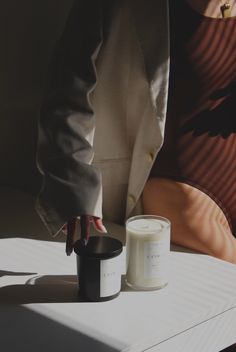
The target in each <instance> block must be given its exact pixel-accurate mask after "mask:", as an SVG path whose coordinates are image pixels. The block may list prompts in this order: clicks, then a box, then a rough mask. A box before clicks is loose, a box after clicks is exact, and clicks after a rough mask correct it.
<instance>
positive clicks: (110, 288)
mask: <svg viewBox="0 0 236 352" xmlns="http://www.w3.org/2000/svg"><path fill="white" fill-rule="evenodd" d="M120 289H121V256H120V255H118V256H117V257H115V258H111V259H105V260H101V262H100V297H107V296H112V295H114V294H116V293H118V292H119V291H120Z"/></svg>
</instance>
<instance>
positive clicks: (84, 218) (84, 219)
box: [80, 215, 91, 245]
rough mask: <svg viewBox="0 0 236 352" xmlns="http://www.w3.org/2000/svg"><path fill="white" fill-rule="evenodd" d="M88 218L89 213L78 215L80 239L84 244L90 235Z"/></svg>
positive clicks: (89, 217)
mask: <svg viewBox="0 0 236 352" xmlns="http://www.w3.org/2000/svg"><path fill="white" fill-rule="evenodd" d="M90 220H91V216H90V215H81V217H80V229H81V239H82V240H83V241H84V244H85V245H86V244H87V243H88V240H89V236H90Z"/></svg>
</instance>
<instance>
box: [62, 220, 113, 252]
mask: <svg viewBox="0 0 236 352" xmlns="http://www.w3.org/2000/svg"><path fill="white" fill-rule="evenodd" d="M91 223H92V224H93V226H94V228H95V229H96V230H97V231H98V232H102V233H106V232H107V230H106V228H105V226H104V225H103V222H102V219H100V218H98V217H96V216H91V215H81V216H80V219H79V218H73V219H72V220H70V221H68V222H67V224H66V225H65V226H64V227H63V231H64V232H67V239H66V254H67V255H70V254H71V253H72V251H73V247H74V242H75V239H76V234H77V233H78V232H79V226H80V234H81V239H82V240H83V241H84V244H85V245H86V244H87V242H88V239H89V235H90V225H91Z"/></svg>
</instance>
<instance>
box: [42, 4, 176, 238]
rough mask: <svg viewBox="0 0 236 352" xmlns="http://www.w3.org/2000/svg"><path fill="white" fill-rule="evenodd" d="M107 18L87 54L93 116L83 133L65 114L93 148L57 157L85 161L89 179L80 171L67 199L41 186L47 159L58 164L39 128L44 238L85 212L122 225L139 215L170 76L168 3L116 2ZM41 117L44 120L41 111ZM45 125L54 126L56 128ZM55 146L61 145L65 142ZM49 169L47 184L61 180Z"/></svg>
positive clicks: (162, 121)
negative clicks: (99, 37)
mask: <svg viewBox="0 0 236 352" xmlns="http://www.w3.org/2000/svg"><path fill="white" fill-rule="evenodd" d="M111 18H112V20H111V22H110V23H111V24H110V26H109V30H108V32H107V34H106V35H105V36H103V39H102V40H97V43H98V44H97V45H96V48H95V50H93V53H92V55H91V58H92V63H93V68H94V72H96V78H97V79H96V82H94V84H93V85H90V86H89V90H88V91H87V95H86V97H87V98H88V102H89V109H88V111H90V110H93V112H94V116H95V118H94V119H92V120H91V121H92V123H90V124H89V125H86V126H85V127H86V128H85V127H84V125H83V123H82V125H83V127H84V128H81V126H80V123H79V122H80V120H81V119H80V115H79V114H77V115H76V114H75V112H74V111H73V113H71V114H70V116H69V118H71V120H69V118H68V114H67V116H66V118H67V123H68V125H69V123H70V126H72V127H73V129H74V130H76V129H78V131H79V130H80V129H81V130H82V134H83V138H84V139H83V140H84V141H85V144H84V146H88V145H89V146H91V145H93V152H92V153H91V148H90V149H88V150H87V149H86V148H87V147H84V149H83V146H82V145H81V144H80V145H78V146H76V147H74V150H73V153H74V154H73V153H72V152H71V154H70V153H68V150H67V152H66V153H65V152H64V151H63V153H64V154H63V158H65V156H66V157H67V156H68V155H69V154H70V157H72V154H73V160H79V158H84V159H83V163H85V164H86V168H85V170H86V172H87V170H88V177H87V175H86V172H83V173H82V174H81V176H80V175H79V176H78V183H77V184H76V191H73V192H74V193H73V192H71V194H72V193H73V194H72V196H71V199H70V198H69V196H68V198H67V194H68V193H63V192H62V193H61V195H60V190H61V188H60V187H59V186H58V185H57V187H56V188H55V191H53V187H54V186H53V182H51V181H50V182H49V185H47V180H48V179H49V176H50V177H51V174H52V172H51V169H50V172H49V171H48V170H49V169H47V163H45V160H46V159H47V161H48V160H49V158H48V156H47V155H48V153H49V154H50V160H57V159H58V155H55V152H53V153H52V152H51V150H50V149H49V146H48V145H49V142H48V141H47V138H46V137H47V134H46V133H45V130H43V127H42V126H44V125H43V122H41V123H40V140H39V149H38V150H39V158H38V160H39V168H40V169H41V172H42V173H44V175H45V176H44V186H43V188H42V192H41V195H40V196H39V199H38V202H37V210H38V212H39V214H40V216H41V217H42V219H43V221H44V223H45V224H46V226H47V228H48V230H49V231H50V233H51V234H55V233H57V232H58V230H59V229H60V228H61V226H62V225H63V224H64V223H65V221H66V220H68V218H69V217H72V216H75V215H81V214H85V213H87V214H90V215H96V216H99V217H104V218H105V219H106V220H109V221H114V222H118V223H122V222H123V221H124V220H125V218H127V217H129V216H131V215H132V214H137V213H140V212H142V209H141V205H140V197H141V194H142V190H143V187H144V185H145V182H146V180H147V178H148V175H149V172H150V169H151V167H152V164H153V162H154V160H155V157H156V155H157V153H158V151H159V150H160V148H161V145H162V143H163V137H164V127H165V118H166V108H167V94H168V78H169V16H168V1H167V0H148V1H144V0H128V1H121V2H120V3H119V6H117V7H116V8H115V10H113V11H111ZM83 86H84V84H83ZM90 108H91V109H90ZM42 111H43V112H42V115H43V113H44V111H45V109H44V110H42ZM87 113H88V112H87ZM47 116H49V118H50V115H49V114H48V115H47ZM63 116H64V115H63ZM83 118H84V116H83ZM44 120H45V121H46V119H44ZM57 120H58V118H57ZM81 121H82V120H81ZM51 126H54V128H55V124H54V125H53V124H51ZM51 128H52V127H51ZM48 131H49V132H50V130H49V128H47V132H48ZM45 136H46V137H45ZM78 136H79V138H80V137H81V136H80V135H78ZM55 140H56V139H55ZM55 140H54V141H55ZM61 141H64V143H65V138H64V139H62V140H61ZM61 141H60V146H61ZM51 143H52V141H51ZM67 145H68V143H67ZM50 148H52V146H50ZM82 149H83V150H84V151H85V152H84V154H82V152H81V150H82ZM42 150H44V151H45V150H46V153H45V152H44V153H43V152H42ZM58 150H59V148H58ZM78 150H79V154H78ZM59 153H61V150H59ZM76 153H77V154H76ZM86 153H87V154H86ZM45 155H46V157H45ZM85 155H86V156H87V158H86V157H85ZM63 158H62V159H61V160H62V161H63V160H64V159H63ZM92 159H93V161H92ZM59 160H60V157H59ZM80 160H81V159H80ZM91 161H92V165H90V164H91ZM45 165H46V166H45ZM66 165H68V163H67V164H66ZM69 165H70V164H69ZM61 167H62V168H63V167H64V166H63V164H61ZM66 167H68V166H66ZM55 170H57V168H55V167H54V168H53V172H54V174H53V179H54V180H55V179H56V180H58V179H60V180H61V179H62V178H63V177H64V174H63V175H62V174H60V175H57V174H56V171H55ZM78 170H79V169H78ZM91 170H92V173H91V174H90V173H89V172H90V171H91ZM99 170H100V171H101V175H102V181H101V179H100V176H98V177H97V178H93V177H91V175H93V171H94V175H100V174H99V173H100V171H99ZM79 172H80V170H79ZM68 174H69V173H67V175H66V177H67V179H65V178H64V179H63V187H64V188H65V184H67V183H68V182H70V181H71V180H70V179H69V177H68ZM48 175H49V176H48ZM90 180H91V182H90ZM94 180H95V181H94ZM73 182H74V181H73ZM93 182H94V184H95V183H96V186H95V187H93V185H94V184H93ZM59 185H60V184H59ZM63 187H62V188H63ZM74 189H75V188H73V190H74ZM77 192H78V193H77ZM65 194H66V196H65V197H64V195H65ZM69 194H70V192H69ZM81 194H82V195H83V197H82V196H81ZM76 197H77V198H76ZM74 198H75V199H76V200H77V201H74ZM70 200H72V201H70ZM60 202H61V203H60ZM59 203H60V205H58V204H59Z"/></svg>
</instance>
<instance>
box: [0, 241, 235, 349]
mask: <svg viewBox="0 0 236 352" xmlns="http://www.w3.org/2000/svg"><path fill="white" fill-rule="evenodd" d="M123 258H124V257H123ZM171 268H172V270H171V271H172V277H171V280H170V283H169V285H168V286H167V287H166V288H164V289H161V290H159V291H150V292H132V291H129V289H126V290H125V291H122V292H121V294H120V296H119V297H118V298H117V299H115V300H113V301H110V302H104V303H82V302H76V292H77V286H76V283H75V278H74V277H71V275H75V274H76V268H75V257H74V255H72V256H71V257H66V255H65V254H64V244H63V243H53V242H45V241H37V240H30V239H20V238H12V239H1V240H0V270H6V271H12V272H13V273H9V274H11V275H10V276H8V275H6V276H2V277H0V280H1V281H0V286H1V287H2V289H1V290H0V301H1V303H7V302H8V303H17V304H22V303H27V297H26V299H25V301H24V297H23V296H22V295H24V288H25V286H22V284H24V283H26V282H28V283H29V284H34V282H35V280H33V279H31V281H30V280H29V279H30V278H34V277H36V276H44V278H41V279H40V280H38V281H37V280H36V284H37V285H38V288H39V289H38V297H37V287H36V290H35V291H34V297H33V300H32V299H30V296H29V302H35V303H31V304H28V305H25V306H24V307H26V308H27V309H30V310H31V311H34V312H37V313H40V315H43V316H44V317H48V318H50V319H52V320H53V321H57V322H59V323H61V324H63V325H66V326H67V327H70V328H71V329H73V330H74V331H79V332H80V333H83V334H85V335H87V336H90V337H91V338H93V339H95V340H97V341H101V342H104V343H106V344H107V345H108V346H111V347H113V349H112V351H132V352H136V351H143V350H145V349H150V352H151V351H153V352H154V351H158V352H159V351H167V350H166V349H165V343H164V342H163V341H165V340H168V339H170V338H171V337H174V336H175V335H176V337H175V338H173V341H174V340H175V339H176V345H175V343H174V344H173V346H176V350H175V352H177V351H186V352H191V351H193V352H195V351H201V352H203V351H207V352H210V351H218V349H217V348H218V347H217V346H219V344H220V341H223V338H224V336H225V334H226V333H227V331H229V329H227V328H226V326H225V324H224V326H223V325H222V324H221V323H220V320H219V318H218V316H219V315H220V314H222V313H223V312H226V311H230V314H231V315H230V316H231V318H232V319H234V321H235V317H236V309H232V308H234V307H236V280H235V278H236V265H233V264H229V263H225V262H223V261H220V260H216V259H214V258H211V257H209V256H204V255H199V254H191V253H183V252H172V253H171ZM14 272H15V273H19V272H22V273H23V274H22V276H14ZM24 272H28V273H36V274H32V275H30V274H29V275H26V274H24ZM6 274H7V273H6ZM17 284H18V285H19V286H17V287H12V288H11V287H10V286H11V285H17ZM43 284H47V285H48V286H47V287H48V289H49V291H50V292H49V296H48V300H47V288H45V289H43V290H42V289H41V290H40V288H42V285H43ZM58 284H59V286H57V285H58ZM54 285H55V286H54ZM4 286H5V287H4ZM6 286H8V287H6ZM45 287H46V286H45ZM54 287H55V288H54ZM63 287H64V289H65V295H64V296H63V292H64V291H63V290H62V288H63ZM18 288H19V289H20V291H19V293H18ZM58 288H60V292H59V291H58ZM22 292H23V293H22ZM53 295H55V301H56V302H58V303H53ZM63 301H64V302H67V301H68V302H71V303H68V302H67V303H60V302H63ZM40 302H48V303H40ZM0 309H1V308H0ZM227 314H228V313H227ZM224 316H225V317H226V318H227V315H224ZM0 317H1V315H0ZM213 317H215V318H214V319H213ZM226 318H225V319H226ZM209 319H210V320H209ZM226 321H227V319H226ZM204 322H205V323H204ZM203 323H204V324H206V325H205V326H208V327H207V329H208V330H209V334H210V333H211V335H212V336H218V337H219V338H218V342H219V343H218V344H217V346H215V345H216V343H215V344H214V343H212V344H210V345H211V346H212V348H215V349H208V350H206V349H204V346H205V345H206V343H208V344H209V339H208V335H206V334H205V335H204V334H202V332H201V331H202V330H201V329H199V326H200V327H201V328H202V327H203V326H204V325H203ZM199 324H202V325H199ZM207 324H208V325H207ZM229 324H230V321H229ZM3 328H4V327H3ZM192 328H194V329H193V330H192V331H195V335H196V337H193V338H192V339H191V336H194V334H191V329H192ZM1 329H2V326H1ZM230 329H231V331H232V326H231V325H230ZM184 331H185V333H183V332H184ZM204 331H206V330H204ZM1 332H4V330H1ZM180 333H183V335H182V336H183V338H184V336H185V337H186V341H187V342H188V341H189V347H188V348H187V349H184V350H183V346H182V348H180V349H179V350H178V349H177V346H178V344H177V342H178V341H179V346H181V339H180V337H179V336H180V335H179V334H180ZM221 335H222V338H220V336H221ZM78 339H79V335H78ZM230 339H231V340H232V337H231V335H230V336H229V338H228V340H227V341H229V343H232V342H233V341H231V340H230ZM235 340H236V338H235ZM170 341H171V339H170ZM204 341H205V342H204ZM214 341H215V340H214ZM5 342H6V343H7V341H5ZM161 342H163V343H161ZM182 342H183V341H182ZM158 344H160V345H158ZM154 346H156V347H155V348H154ZM166 346H167V345H166ZM220 347H222V346H221V345H220ZM223 347H225V345H223ZM3 350H4V349H3ZM79 351H80V352H82V351H87V348H86V349H83V347H82V342H81V345H80V349H79ZM104 351H105V350H104ZM169 351H171V350H168V352H169Z"/></svg>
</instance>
